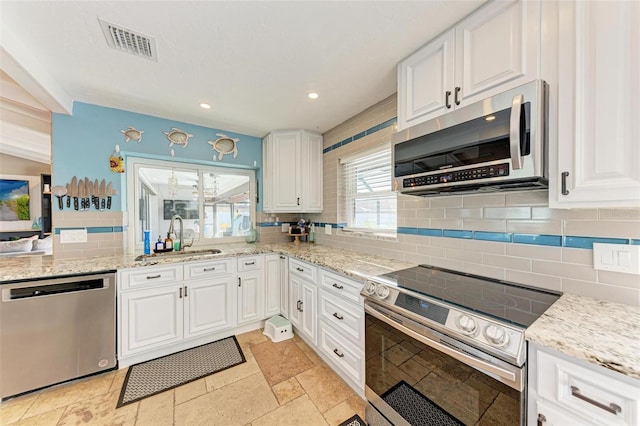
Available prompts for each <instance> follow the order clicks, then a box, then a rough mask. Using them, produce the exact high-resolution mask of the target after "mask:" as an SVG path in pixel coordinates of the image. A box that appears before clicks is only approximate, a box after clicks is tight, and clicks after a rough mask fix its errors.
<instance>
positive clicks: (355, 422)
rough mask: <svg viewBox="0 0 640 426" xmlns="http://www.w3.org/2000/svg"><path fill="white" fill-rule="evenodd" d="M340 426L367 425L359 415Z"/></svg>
mask: <svg viewBox="0 0 640 426" xmlns="http://www.w3.org/2000/svg"><path fill="white" fill-rule="evenodd" d="M338 426H367V424H366V423H365V422H364V420H362V419H361V418H360V416H359V415H357V414H354V415H353V417H349V418H348V419H347V420H345V421H344V422H342V423H340V424H339V425H338Z"/></svg>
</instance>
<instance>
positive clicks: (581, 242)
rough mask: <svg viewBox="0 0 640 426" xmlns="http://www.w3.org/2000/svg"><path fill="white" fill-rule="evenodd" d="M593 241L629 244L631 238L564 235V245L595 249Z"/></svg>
mask: <svg viewBox="0 0 640 426" xmlns="http://www.w3.org/2000/svg"><path fill="white" fill-rule="evenodd" d="M593 243H604V244H629V240H627V239H623V238H602V237H571V236H569V237H564V242H563V244H562V245H563V246H564V247H572V248H582V249H593Z"/></svg>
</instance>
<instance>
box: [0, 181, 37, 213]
mask: <svg viewBox="0 0 640 426" xmlns="http://www.w3.org/2000/svg"><path fill="white" fill-rule="evenodd" d="M30 219H31V214H30V211H29V181H28V180H13V179H0V221H2V220H4V221H12V220H30Z"/></svg>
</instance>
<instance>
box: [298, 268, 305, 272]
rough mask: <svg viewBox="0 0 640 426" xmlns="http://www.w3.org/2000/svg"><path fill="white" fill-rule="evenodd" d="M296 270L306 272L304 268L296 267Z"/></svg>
mask: <svg viewBox="0 0 640 426" xmlns="http://www.w3.org/2000/svg"><path fill="white" fill-rule="evenodd" d="M296 271H300V272H304V269H302V268H296Z"/></svg>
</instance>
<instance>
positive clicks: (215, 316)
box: [184, 275, 234, 337]
mask: <svg viewBox="0 0 640 426" xmlns="http://www.w3.org/2000/svg"><path fill="white" fill-rule="evenodd" d="M233 285H234V281H233V276H232V275H224V276H222V277H212V278H209V279H203V280H195V281H192V282H190V283H189V285H186V284H185V286H184V301H185V302H186V304H187V307H188V309H187V310H186V311H185V319H186V324H185V329H184V334H185V337H192V336H198V335H201V334H206V333H211V332H214V331H218V330H224V329H226V328H229V327H231V326H233V325H234V322H233V310H232V309H230V308H231V306H232V304H233V295H232V291H233V290H232V289H233Z"/></svg>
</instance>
